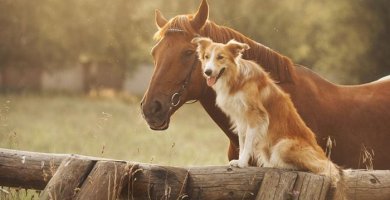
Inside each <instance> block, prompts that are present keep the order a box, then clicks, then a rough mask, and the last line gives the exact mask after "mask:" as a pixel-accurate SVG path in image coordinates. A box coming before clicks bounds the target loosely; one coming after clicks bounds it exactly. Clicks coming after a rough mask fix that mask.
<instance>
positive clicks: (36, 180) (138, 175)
mask: <svg viewBox="0 0 390 200" xmlns="http://www.w3.org/2000/svg"><path fill="white" fill-rule="evenodd" d="M345 181H346V182H345V183H346V186H347V187H348V189H347V191H346V193H347V196H348V199H350V200H365V199H375V200H389V199H390V171H389V170H377V171H366V170H350V171H349V173H347V176H346V177H345ZM0 186H6V187H20V188H26V189H36V190H42V192H41V194H40V199H60V200H62V199H65V200H67V199H82V200H88V199H94V200H100V199H101V200H103V199H104V200H107V199H110V200H111V199H166V200H167V199H175V200H177V199H206V200H213V199H224V200H226V199H239V200H242V199H244V200H255V199H256V200H260V199H262V200H268V199H273V200H278V199H292V200H298V199H299V200H316V199H318V200H322V199H327V197H328V195H329V193H330V192H331V189H330V185H329V180H328V179H327V178H325V177H323V176H317V175H313V174H311V173H307V172H299V171H288V170H280V169H271V168H260V167H249V168H244V169H239V168H230V167H228V166H209V167H190V168H180V167H171V166H158V165H151V164H143V163H136V162H127V161H121V160H110V159H104V158H95V157H87V156H80V155H68V154H47V153H36V152H27V151H15V150H9V149H0Z"/></svg>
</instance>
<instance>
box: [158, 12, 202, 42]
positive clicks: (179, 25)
mask: <svg viewBox="0 0 390 200" xmlns="http://www.w3.org/2000/svg"><path fill="white" fill-rule="evenodd" d="M192 17H193V16H192V15H178V16H176V17H174V18H172V19H170V20H169V21H168V23H167V24H165V26H164V27H162V28H160V29H159V30H158V31H157V32H156V33H155V34H154V37H153V38H154V39H155V40H161V39H162V38H163V37H164V36H165V35H167V34H169V33H174V32H180V33H186V34H191V35H196V34H197V33H196V31H195V30H194V28H193V27H192V25H191V19H192Z"/></svg>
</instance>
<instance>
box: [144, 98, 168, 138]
mask: <svg viewBox="0 0 390 200" xmlns="http://www.w3.org/2000/svg"><path fill="white" fill-rule="evenodd" d="M164 105H165V104H163V103H161V102H160V101H158V100H155V101H151V102H144V100H142V101H141V104H140V106H141V112H142V116H143V118H144V119H145V121H146V122H147V123H148V125H149V127H150V129H152V130H157V131H162V130H166V129H168V127H169V122H170V113H169V112H170V107H169V104H168V106H164Z"/></svg>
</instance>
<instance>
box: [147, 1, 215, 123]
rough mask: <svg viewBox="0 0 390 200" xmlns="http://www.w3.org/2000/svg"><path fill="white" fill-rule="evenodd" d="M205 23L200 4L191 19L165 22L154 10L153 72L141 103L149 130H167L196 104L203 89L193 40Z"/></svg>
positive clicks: (203, 6) (204, 10)
mask: <svg viewBox="0 0 390 200" xmlns="http://www.w3.org/2000/svg"><path fill="white" fill-rule="evenodd" d="M207 19H208V4H207V1H206V0H203V1H202V3H201V5H200V7H199V9H198V11H197V12H196V13H195V14H192V15H178V16H176V17H174V18H172V19H170V20H167V19H166V18H165V17H164V16H163V15H162V14H161V12H160V11H158V10H156V13H155V22H156V26H157V28H158V31H157V32H156V34H155V39H156V40H157V41H158V42H157V44H156V45H155V46H154V47H153V48H152V51H151V54H152V56H153V59H154V72H153V75H152V79H151V81H150V83H149V87H148V89H147V91H146V93H145V95H144V97H143V99H142V101H141V109H142V113H143V116H144V118H145V120H146V122H147V123H148V125H149V127H150V128H151V129H153V130H165V129H167V128H168V127H169V121H170V117H171V115H172V114H173V113H174V112H175V111H176V110H177V109H178V108H180V107H181V106H182V105H183V104H184V103H185V102H187V101H189V100H198V99H199V98H200V96H201V95H202V92H203V90H205V88H206V84H205V80H204V78H203V77H202V74H201V66H200V61H199V60H198V57H197V55H196V45H194V44H192V43H191V40H192V39H193V38H194V37H196V36H197V35H198V34H199V32H200V30H201V29H202V28H203V26H204V25H205V24H206V21H207Z"/></svg>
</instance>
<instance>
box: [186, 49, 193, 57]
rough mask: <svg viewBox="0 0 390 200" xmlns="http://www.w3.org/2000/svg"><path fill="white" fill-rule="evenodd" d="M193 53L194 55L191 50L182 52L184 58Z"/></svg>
mask: <svg viewBox="0 0 390 200" xmlns="http://www.w3.org/2000/svg"><path fill="white" fill-rule="evenodd" d="M193 53H194V51H193V50H186V51H185V52H184V55H185V56H191V55H192V54H193Z"/></svg>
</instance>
